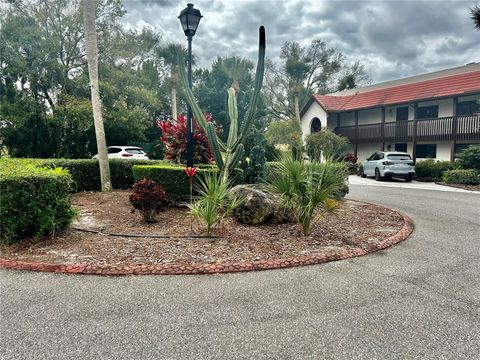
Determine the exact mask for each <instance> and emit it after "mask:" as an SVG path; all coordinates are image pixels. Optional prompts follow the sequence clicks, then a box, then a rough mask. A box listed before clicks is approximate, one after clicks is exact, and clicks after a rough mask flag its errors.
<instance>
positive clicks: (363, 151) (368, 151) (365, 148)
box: [352, 143, 382, 162]
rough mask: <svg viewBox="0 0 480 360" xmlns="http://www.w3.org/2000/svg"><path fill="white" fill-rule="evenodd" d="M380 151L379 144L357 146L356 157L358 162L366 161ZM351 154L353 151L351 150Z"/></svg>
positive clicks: (380, 146) (380, 145)
mask: <svg viewBox="0 0 480 360" xmlns="http://www.w3.org/2000/svg"><path fill="white" fill-rule="evenodd" d="M379 150H382V144H381V143H372V144H358V148H357V157H358V162H362V161H364V160H366V159H367V158H368V157H369V156H370V155H372V154H373V153H374V152H376V151H379ZM352 153H353V150H352Z"/></svg>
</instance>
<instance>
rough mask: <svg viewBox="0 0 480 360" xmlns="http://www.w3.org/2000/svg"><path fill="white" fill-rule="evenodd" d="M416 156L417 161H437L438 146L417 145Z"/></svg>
mask: <svg viewBox="0 0 480 360" xmlns="http://www.w3.org/2000/svg"><path fill="white" fill-rule="evenodd" d="M415 155H416V157H417V159H436V158H437V144H417V147H416V152H415Z"/></svg>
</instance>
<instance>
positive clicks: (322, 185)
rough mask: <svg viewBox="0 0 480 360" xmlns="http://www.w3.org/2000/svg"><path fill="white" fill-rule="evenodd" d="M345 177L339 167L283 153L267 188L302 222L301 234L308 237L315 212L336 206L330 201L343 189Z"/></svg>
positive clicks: (343, 168) (339, 165) (342, 168)
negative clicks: (307, 160)
mask: <svg viewBox="0 0 480 360" xmlns="http://www.w3.org/2000/svg"><path fill="white" fill-rule="evenodd" d="M347 174H348V172H347V169H346V167H345V166H344V165H342V164H338V163H333V162H330V161H327V162H324V163H318V162H316V161H312V162H306V161H305V160H303V159H301V158H300V159H295V158H294V157H293V156H292V155H291V154H285V155H284V156H283V157H282V159H281V160H280V162H279V163H278V164H277V165H276V168H275V170H274V171H273V175H272V178H271V179H270V181H271V184H270V187H271V190H272V192H273V193H276V194H278V195H279V196H280V197H281V198H282V200H283V204H284V206H285V211H287V212H288V213H289V214H291V215H292V217H293V218H295V219H296V220H298V221H299V222H300V223H301V225H302V231H303V234H304V235H309V234H310V232H311V225H312V220H313V219H314V216H315V213H316V211H317V210H321V211H330V210H332V209H333V208H334V207H335V202H334V201H333V199H335V198H336V197H337V195H338V193H339V192H340V191H341V190H342V187H344V186H345V185H344V184H345V179H346V177H347Z"/></svg>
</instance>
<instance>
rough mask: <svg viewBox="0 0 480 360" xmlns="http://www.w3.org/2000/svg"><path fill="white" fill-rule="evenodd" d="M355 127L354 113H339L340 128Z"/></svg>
mask: <svg viewBox="0 0 480 360" xmlns="http://www.w3.org/2000/svg"><path fill="white" fill-rule="evenodd" d="M353 125H355V113H354V112H353V111H350V112H344V113H340V126H353Z"/></svg>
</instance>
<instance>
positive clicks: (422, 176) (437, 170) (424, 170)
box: [415, 159, 456, 181]
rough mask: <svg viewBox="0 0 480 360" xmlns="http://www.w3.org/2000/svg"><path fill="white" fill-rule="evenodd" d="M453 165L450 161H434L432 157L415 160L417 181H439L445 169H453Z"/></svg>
mask: <svg viewBox="0 0 480 360" xmlns="http://www.w3.org/2000/svg"><path fill="white" fill-rule="evenodd" d="M455 167H456V165H455V164H452V163H451V162H450V161H435V160H433V159H428V160H424V161H417V163H416V164H415V175H416V178H417V180H419V181H440V180H442V176H443V173H444V172H445V171H448V170H453V169H454V168H455Z"/></svg>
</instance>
